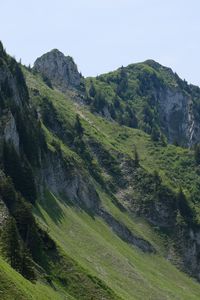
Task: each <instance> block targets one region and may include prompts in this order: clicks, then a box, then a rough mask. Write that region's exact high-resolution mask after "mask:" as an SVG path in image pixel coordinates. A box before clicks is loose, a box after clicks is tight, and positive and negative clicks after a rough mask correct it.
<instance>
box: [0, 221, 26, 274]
mask: <svg viewBox="0 0 200 300" xmlns="http://www.w3.org/2000/svg"><path fill="white" fill-rule="evenodd" d="M1 251H2V254H3V256H4V257H5V259H6V260H7V262H8V263H9V264H10V265H11V267H12V268H14V269H15V270H17V271H20V269H21V249H20V237H19V233H18V230H17V226H16V222H15V219H14V218H13V217H9V219H8V220H7V221H6V224H5V225H4V227H3V231H2V235H1Z"/></svg>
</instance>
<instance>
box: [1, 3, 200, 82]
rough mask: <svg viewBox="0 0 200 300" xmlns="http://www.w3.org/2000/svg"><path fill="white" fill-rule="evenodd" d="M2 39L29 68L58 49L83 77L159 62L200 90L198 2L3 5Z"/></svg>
mask: <svg viewBox="0 0 200 300" xmlns="http://www.w3.org/2000/svg"><path fill="white" fill-rule="evenodd" d="M0 40H1V41H2V42H3V44H4V47H5V48H6V50H7V52H8V53H9V54H11V55H14V56H15V57H16V59H17V60H19V59H21V60H22V63H24V64H26V65H28V64H31V65H32V64H33V63H34V61H35V59H36V58H37V57H39V56H41V55H42V54H44V53H45V52H47V51H50V50H51V49H53V48H57V49H59V50H60V51H62V52H63V53H64V54H66V55H70V56H72V57H73V58H74V60H75V62H76V63H77V65H78V68H79V71H80V72H82V74H83V75H84V76H96V75H99V74H102V73H106V72H108V71H112V70H114V69H116V68H118V67H120V66H122V65H123V66H126V65H128V64H131V63H136V62H140V61H144V60H146V59H154V60H156V61H158V62H159V63H161V64H163V65H165V66H168V67H171V68H172V69H173V70H174V71H175V72H177V73H178V74H179V76H180V77H181V78H183V79H186V80H187V81H188V82H189V83H193V84H197V85H200V71H199V70H200V57H199V56H200V1H199V0H189V1H188V0H56V1H55V0H34V1H27V0H18V1H14V0H0Z"/></svg>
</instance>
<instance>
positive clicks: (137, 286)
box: [38, 195, 200, 300]
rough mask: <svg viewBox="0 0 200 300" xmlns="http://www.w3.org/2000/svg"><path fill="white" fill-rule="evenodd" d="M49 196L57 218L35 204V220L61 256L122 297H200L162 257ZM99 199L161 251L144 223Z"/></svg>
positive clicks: (199, 289)
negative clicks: (37, 215)
mask: <svg viewBox="0 0 200 300" xmlns="http://www.w3.org/2000/svg"><path fill="white" fill-rule="evenodd" d="M48 197H51V202H53V201H55V205H56V206H59V208H60V209H61V211H62V217H61V218H60V219H59V220H57V221H55V220H53V218H52V217H51V213H48V214H47V212H46V211H45V209H44V208H43V207H42V206H41V205H38V210H39V212H40V218H39V222H41V224H42V226H44V227H46V226H48V228H49V229H50V235H51V236H52V237H53V238H54V239H55V240H56V242H57V243H58V244H59V245H60V247H61V248H62V249H63V251H64V252H65V253H67V254H68V255H70V256H71V257H73V258H74V259H75V260H76V261H78V262H79V264H81V265H82V266H83V267H84V268H86V269H88V270H89V271H90V272H91V274H93V275H96V276H98V277H99V278H100V279H102V280H103V281H104V282H105V283H106V284H107V285H108V286H109V287H111V288H112V289H113V290H114V291H115V292H116V293H117V294H118V295H119V296H120V297H122V299H126V300H129V299H130V300H133V299H159V300H160V299H199V294H200V286H199V284H198V283H195V281H193V280H192V279H190V278H189V277H187V275H185V274H183V273H181V272H180V271H178V270H177V269H176V268H175V267H174V266H172V265H171V263H169V262H167V261H166V260H165V259H164V258H162V256H161V255H159V254H158V255H149V254H143V253H142V252H141V251H139V250H137V249H136V248H134V247H131V246H130V245H128V244H127V243H125V242H123V241H122V240H121V239H119V238H118V237H117V236H116V235H115V234H114V233H113V232H112V230H111V229H110V228H109V227H108V226H107V225H105V223H104V222H103V221H102V220H101V219H100V218H99V217H95V218H92V217H91V216H89V215H88V214H86V213H85V212H83V211H81V210H79V209H77V208H73V207H70V206H68V205H67V203H65V202H64V201H62V200H59V199H57V198H56V197H54V196H53V195H49V196H48ZM46 201H47V203H48V198H47V199H46ZM104 201H105V202H106V205H107V206H109V210H110V212H112V213H113V214H114V215H115V216H116V217H117V218H118V219H119V220H122V219H123V222H125V223H126V224H127V225H128V226H129V228H130V229H132V230H133V231H134V232H137V233H140V234H142V235H143V233H144V232H146V237H147V238H148V239H149V240H153V243H154V245H155V246H156V247H157V249H160V250H161V248H162V241H161V240H160V238H159V237H157V236H156V234H155V233H154V234H153V231H152V230H151V228H148V225H147V224H143V223H141V222H142V221H141V220H140V221H138V220H134V219H133V218H130V217H129V216H128V215H123V214H122V213H121V212H120V211H119V210H118V208H116V207H115V206H113V205H112V204H111V203H109V202H110V201H109V199H108V198H106V199H104ZM53 213H54V211H52V214H53ZM41 216H42V217H41ZM144 235H145V234H144ZM161 252H162V250H161Z"/></svg>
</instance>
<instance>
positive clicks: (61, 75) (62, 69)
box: [34, 49, 81, 92]
mask: <svg viewBox="0 0 200 300" xmlns="http://www.w3.org/2000/svg"><path fill="white" fill-rule="evenodd" d="M34 70H36V71H37V72H39V73H40V74H42V76H44V78H47V79H48V80H49V81H50V82H51V84H52V86H53V87H55V88H57V89H59V90H60V91H61V92H66V90H68V89H73V88H79V86H80V82H81V74H80V73H79V72H78V69H77V66H76V64H75V63H74V60H73V58H72V57H70V56H65V55H64V54H63V53H62V52H60V51H59V50H57V49H54V50H52V51H50V52H48V53H46V54H44V55H42V56H41V57H39V58H38V59H37V60H36V61H35V63H34Z"/></svg>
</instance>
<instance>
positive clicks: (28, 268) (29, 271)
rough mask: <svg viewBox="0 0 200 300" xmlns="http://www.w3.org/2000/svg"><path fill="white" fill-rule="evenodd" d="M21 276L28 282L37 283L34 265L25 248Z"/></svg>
mask: <svg viewBox="0 0 200 300" xmlns="http://www.w3.org/2000/svg"><path fill="white" fill-rule="evenodd" d="M21 274H22V275H23V276H24V277H25V278H27V279H28V280H31V281H35V279H36V274H35V269H34V263H33V260H32V258H31V255H30V253H29V251H28V249H27V248H26V247H25V246H23V248H22V261H21Z"/></svg>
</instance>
